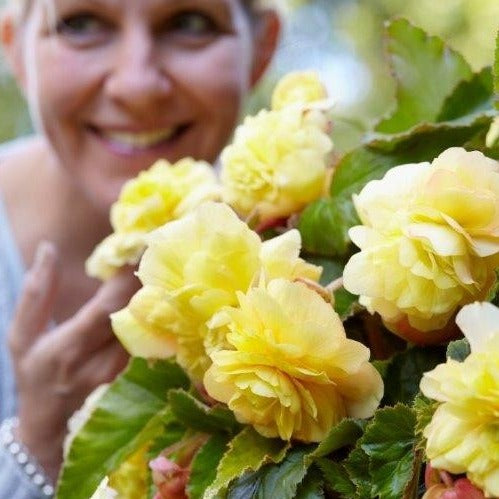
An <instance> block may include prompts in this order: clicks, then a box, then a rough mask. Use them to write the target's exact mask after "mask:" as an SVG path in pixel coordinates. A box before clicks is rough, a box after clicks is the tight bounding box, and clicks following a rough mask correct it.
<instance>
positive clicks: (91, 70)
mask: <svg viewBox="0 0 499 499" xmlns="http://www.w3.org/2000/svg"><path fill="white" fill-rule="evenodd" d="M10 2H11V3H10V5H8V7H7V9H6V11H5V13H4V16H3V19H2V22H1V26H0V34H1V39H2V42H3V45H4V49H5V53H6V56H7V59H8V61H9V63H10V66H11V68H12V71H13V73H14V75H15V76H16V78H17V81H18V82H19V85H20V86H21V88H22V90H23V91H24V93H25V95H26V98H27V100H28V103H29V106H30V111H31V115H32V118H33V122H34V125H35V128H36V130H37V131H38V133H37V135H36V136H35V137H33V138H30V139H28V140H26V141H25V142H24V143H23V145H22V147H20V148H16V149H15V151H14V152H12V153H11V154H9V155H8V156H6V157H4V158H2V159H1V161H0V197H1V200H2V204H3V206H2V209H1V210H0V211H1V212H2V213H1V214H0V237H1V239H0V252H1V253H0V279H1V286H2V288H3V289H2V293H4V294H5V293H6V294H5V296H4V297H3V298H2V301H1V303H0V321H1V322H0V339H1V341H2V344H3V343H6V342H8V345H9V347H10V353H11V355H10V358H9V354H8V349H7V347H6V346H5V347H3V346H2V349H1V352H2V354H1V355H2V356H1V357H0V376H1V384H0V390H1V391H0V401H1V406H0V415H1V417H2V418H5V417H10V416H14V415H15V414H17V416H18V419H17V423H16V424H10V422H9V423H5V424H4V425H3V435H4V437H5V438H4V439H5V440H6V441H7V444H4V445H2V446H0V498H2V499H7V498H9V499H17V498H34V497H47V496H50V495H51V493H52V488H51V486H50V483H49V480H50V479H51V480H54V479H55V477H56V475H57V472H58V469H59V467H60V463H61V458H62V450H61V449H62V441H63V439H64V435H65V430H66V421H67V418H68V417H69V416H70V415H71V414H72V413H73V412H74V410H75V409H77V408H78V407H79V406H80V405H81V403H82V401H83V400H84V398H85V397H86V395H87V394H88V393H89V392H90V391H91V390H92V389H93V388H94V387H95V386H97V385H98V384H100V383H103V382H106V381H109V380H110V379H112V378H113V377H114V376H115V375H116V373H118V372H119V371H120V370H121V369H122V368H123V366H124V364H125V363H126V355H125V353H124V351H123V350H122V349H121V347H120V346H119V345H118V343H117V342H116V340H115V339H114V337H113V335H112V332H111V330H110V327H109V321H108V315H109V313H110V312H112V311H115V310H117V309H119V308H121V307H122V306H124V305H125V304H126V303H127V302H128V300H129V298H130V297H131V296H132V294H133V293H134V291H135V290H136V289H137V287H138V283H137V282H136V279H135V278H134V276H133V273H132V271H131V269H128V270H126V271H124V272H122V273H121V274H120V275H118V276H117V277H116V278H115V279H113V280H111V281H109V282H107V283H106V284H103V285H101V286H99V283H97V282H95V280H92V279H90V278H88V277H87V276H86V275H85V273H84V261H85V259H86V258H87V256H88V255H89V254H90V252H91V251H92V249H93V247H94V246H95V245H96V244H97V243H98V242H99V241H100V240H101V239H102V238H103V237H104V236H105V235H107V234H108V233H109V232H110V230H111V228H110V226H109V221H108V211H109V208H110V205H111V203H112V202H113V201H114V200H115V199H116V197H117V195H118V193H119V190H120V188H121V186H122V185H123V183H124V182H125V181H126V180H127V179H129V178H131V177H134V176H136V175H137V173H138V172H139V171H141V170H143V169H145V168H147V167H149V166H150V165H151V164H152V163H153V162H154V160H155V159H157V158H158V157H165V158H167V159H168V160H170V161H172V162H173V161H176V160H178V159H180V158H182V157H185V156H193V157H194V158H196V159H204V160H207V161H214V160H215V159H216V158H217V156H218V154H219V152H220V150H221V149H222V148H223V146H224V145H225V143H226V142H227V140H228V138H229V136H230V134H231V132H232V129H233V127H234V125H235V122H236V120H237V117H238V113H239V110H240V105H241V100H242V98H243V96H244V95H245V93H246V92H247V90H248V89H249V88H250V87H251V86H252V85H253V84H254V83H255V82H256V81H257V80H258V79H259V77H260V76H261V74H262V73H263V71H264V69H265V68H266V66H267V64H268V62H269V59H270V57H271V55H272V53H273V51H274V48H275V44H276V39H277V33H278V26H279V25H278V20H277V17H276V15H275V13H274V12H272V11H271V10H266V11H257V10H256V8H255V6H254V5H253V2H251V1H247V0H141V1H140V2H137V0H37V1H29V0H10ZM24 268H27V269H29V270H28V271H27V273H26V276H25V281H24V285H23V286H22V290H21V285H20V278H21V276H22V274H23V269H24ZM14 303H17V308H16V310H15V312H14ZM13 373H15V374H13ZM14 380H15V381H14ZM14 384H16V386H17V394H16V392H15V391H14ZM13 438H14V439H16V441H19V442H22V444H23V445H24V447H25V448H26V452H24V450H23V451H22V452H20V451H19V448H18V447H16V446H14V447H13V446H12V445H11V444H10V441H11V440H12V439H13ZM28 452H29V455H28ZM31 459H34V460H36V462H37V463H38V464H39V465H40V467H41V469H43V470H44V471H45V473H46V475H47V477H44V476H43V474H42V473H41V470H40V473H38V472H33V471H32V470H33V468H29V467H28V466H27V464H26V461H29V462H31Z"/></svg>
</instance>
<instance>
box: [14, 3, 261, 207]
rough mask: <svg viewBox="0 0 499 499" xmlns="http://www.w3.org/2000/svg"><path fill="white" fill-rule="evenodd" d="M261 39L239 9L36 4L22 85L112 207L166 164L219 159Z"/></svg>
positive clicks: (76, 174) (65, 154) (58, 147)
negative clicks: (130, 185) (158, 164)
mask: <svg viewBox="0 0 499 499" xmlns="http://www.w3.org/2000/svg"><path fill="white" fill-rule="evenodd" d="M253 42H254V40H253V34H252V31H251V22H250V19H249V17H248V14H247V12H246V11H245V9H244V7H243V6H242V3H241V2H240V0H140V1H138V0H53V2H52V1H50V2H45V1H40V0H37V1H36V2H35V3H34V6H33V7H32V9H31V12H30V14H29V17H28V19H27V20H26V23H25V25H24V32H23V44H24V47H23V53H24V54H25V71H26V77H25V85H24V86H25V89H26V92H27V94H28V98H29V100H30V104H31V107H32V108H34V109H32V111H33V114H34V116H35V121H37V122H38V126H39V127H40V128H41V130H42V131H43V133H44V134H45V135H46V136H47V138H48V140H49V142H50V143H51V145H52V148H53V150H54V151H55V154H56V158H57V159H58V161H59V163H60V164H61V165H63V167H64V168H65V169H66V171H68V172H69V173H70V174H71V176H72V177H73V179H74V180H75V181H76V182H77V184H78V186H79V187H81V188H82V189H83V190H84V191H85V192H86V194H87V195H90V196H91V197H92V199H94V200H95V202H97V203H99V204H102V206H103V207H104V208H106V209H107V208H108V206H109V204H110V203H111V202H112V201H114V200H115V198H116V197H117V194H118V192H119V189H120V188H121V186H122V184H123V182H124V181H125V180H127V179H129V178H130V177H132V176H135V175H136V174H137V173H138V172H139V171H140V170H143V169H145V168H147V167H148V166H150V165H151V164H152V163H153V162H154V161H155V160H156V159H157V158H158V157H164V158H167V159H168V160H170V161H172V162H173V161H176V160H178V159H180V158H182V157H185V156H192V157H194V158H196V159H204V160H207V161H210V162H211V161H214V160H215V159H216V157H217V156H218V154H219V153H220V150H221V149H222V148H223V146H224V145H225V143H226V142H227V140H228V139H229V137H230V134H231V132H232V129H233V127H234V124H235V122H236V120H237V117H238V113H239V109H240V104H241V99H242V97H243V95H244V94H245V92H246V91H247V90H248V87H249V85H250V81H251V79H252V68H253V70H254V61H253V56H254V53H255V51H254V50H253ZM253 76H254V75H253Z"/></svg>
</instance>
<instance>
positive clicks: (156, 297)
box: [57, 19, 499, 499]
mask: <svg viewBox="0 0 499 499" xmlns="http://www.w3.org/2000/svg"><path fill="white" fill-rule="evenodd" d="M387 32H388V35H387V36H388V42H389V43H388V46H389V51H390V54H391V57H392V65H393V73H394V75H395V77H396V78H397V88H398V92H397V96H398V99H397V107H396V109H395V110H394V111H393V113H392V114H391V115H390V116H388V117H386V118H384V119H382V120H381V121H380V122H379V123H378V124H377V125H376V126H375V128H374V129H373V131H372V132H371V133H370V134H369V135H368V136H367V137H366V139H365V141H364V142H363V143H362V144H361V145H360V146H358V147H356V148H354V149H353V150H351V151H350V152H348V153H346V154H339V153H337V152H336V151H335V149H334V144H333V141H332V138H331V132H332V127H333V125H334V117H333V114H332V111H331V109H332V101H331V97H330V96H328V94H327V92H326V90H325V87H324V85H323V84H322V83H321V81H320V80H319V78H318V77H317V75H316V74H315V73H313V72H298V73H292V74H290V75H287V76H285V77H284V78H283V79H282V80H281V81H280V82H279V83H278V84H277V86H276V88H275V90H274V93H273V96H272V104H271V108H270V109H268V110H267V109H264V110H262V111H260V112H259V113H258V114H257V115H256V116H249V117H247V118H246V119H245V120H244V121H243V122H242V124H241V125H240V126H239V127H238V129H237V130H236V132H235V135H234V139H233V141H232V143H231V144H229V145H228V146H227V147H226V148H225V150H224V151H223V153H222V155H221V172H220V176H219V178H217V176H216V175H215V173H214V172H213V170H212V169H211V167H210V166H209V165H207V164H205V163H203V162H198V161H195V160H194V159H191V158H186V159H184V160H182V161H180V162H178V163H176V164H174V165H172V164H169V163H168V162H166V161H159V162H157V163H156V164H155V165H153V166H152V167H151V168H150V170H148V171H146V172H142V173H141V174H140V175H139V176H138V177H137V178H136V179H133V180H131V181H129V182H128V183H127V184H126V185H125V186H124V188H123V190H122V193H121V195H120V197H119V199H118V201H117V202H116V203H115V204H114V205H113V207H112V210H111V222H112V225H113V228H114V233H113V234H112V235H111V236H109V237H108V238H107V239H105V240H104V241H103V242H102V243H101V245H99V246H98V247H97V248H96V250H95V252H94V253H93V254H92V256H91V257H90V258H89V260H88V266H87V269H88V272H89V273H90V274H91V275H94V276H96V277H99V278H101V279H108V278H109V277H111V276H112V275H113V274H114V273H115V272H116V271H117V270H118V269H119V268H120V267H121V266H123V265H125V264H137V263H138V271H137V276H138V277H139V279H140V281H141V283H142V288H141V289H140V290H139V291H138V292H137V293H136V294H135V295H134V296H133V298H132V299H131V301H130V303H129V304H128V306H127V307H125V308H124V309H122V310H120V311H118V312H116V313H114V314H113V315H112V316H111V321H112V325H113V329H114V332H115V334H116V336H117V337H118V338H119V340H120V341H121V343H122V344H123V345H124V346H125V348H126V349H127V350H128V352H129V353H130V354H131V356H132V358H131V361H130V364H129V366H128V368H127V369H126V370H125V371H124V372H123V373H122V374H121V375H120V376H119V377H118V378H117V379H116V380H115V381H114V382H113V383H111V384H110V385H108V386H105V387H101V388H100V389H99V391H98V392H97V393H94V394H92V396H91V397H90V398H89V400H88V401H87V403H86V404H85V406H84V407H83V408H82V409H81V411H80V412H79V413H78V414H77V415H75V416H74V418H73V419H72V421H71V422H70V436H69V438H68V441H67V446H66V457H65V462H64V466H63V469H62V472H61V475H60V478H59V484H58V491H57V494H58V495H57V497H59V498H61V499H65V498H71V499H78V498H82V499H87V498H89V497H90V496H91V497H92V498H93V499H99V498H122V499H135V498H137V499H139V498H147V497H150V498H154V499H171V498H191V499H201V498H203V499H211V498H253V497H254V498H258V497H260V498H269V497H273V498H274V499H288V498H289V499H291V498H302V499H304V498H310V499H312V498H313V499H315V498H317V499H319V498H326V497H331V498H347V499H364V498H365V499H369V498H373V499H374V498H381V499H400V498H403V499H418V498H421V497H424V498H425V499H431V498H435V499H436V498H442V499H445V498H450V497H453V498H468V499H470V498H471V499H475V498H476V499H479V498H484V497H499V309H498V308H497V307H496V306H495V305H496V304H497V303H498V302H499V293H498V290H499V286H498V283H497V273H498V269H499V161H498V158H499V140H498V135H499V133H498V131H497V129H498V125H497V118H496V116H497V110H496V108H495V107H494V106H496V105H497V100H498V96H499V47H498V51H497V52H498V60H496V63H495V67H494V68H493V70H492V69H490V68H485V69H484V70H482V71H481V72H480V73H478V74H474V73H473V72H472V70H471V69H470V67H469V66H468V64H467V63H466V62H465V61H464V59H463V58H462V57H461V56H460V55H459V54H457V53H455V52H453V51H451V50H450V49H449V48H447V47H445V45H444V44H443V42H442V41H441V40H439V39H437V38H434V37H429V36H427V35H426V34H425V33H424V32H422V31H421V30H420V29H418V28H416V27H414V26H412V25H410V24H409V23H408V22H407V21H405V20H402V19H399V20H396V21H393V22H392V23H391V24H390V25H389V26H388V28H387ZM498 43H499V42H498ZM414 52H418V59H417V60H412V59H411V58H410V54H411V53H414ZM444 62H445V64H444ZM409 66H416V67H413V70H412V71H411V72H408V71H406V69H407V67H409ZM415 73H417V74H418V75H419V76H418V78H413V75H414V74H415ZM498 107H499V106H498ZM463 335H464V337H463ZM452 340H455V341H452Z"/></svg>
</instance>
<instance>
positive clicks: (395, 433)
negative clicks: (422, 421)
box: [358, 404, 416, 499]
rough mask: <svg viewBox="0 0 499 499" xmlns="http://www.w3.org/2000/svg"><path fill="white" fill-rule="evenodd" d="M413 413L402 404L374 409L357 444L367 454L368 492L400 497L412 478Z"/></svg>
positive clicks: (386, 498) (394, 497)
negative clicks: (373, 414)
mask: <svg viewBox="0 0 499 499" xmlns="http://www.w3.org/2000/svg"><path fill="white" fill-rule="evenodd" d="M415 426H416V415H415V413H414V411H413V410H412V409H410V408H409V407H407V406H404V405H402V404H397V405H396V406H395V407H387V408H384V409H380V410H378V411H377V412H376V414H375V416H374V418H373V420H372V421H371V422H370V423H369V424H368V425H367V428H366V431H365V433H364V436H363V437H362V438H361V439H360V440H359V442H358V445H359V446H360V447H361V448H362V450H363V451H364V452H365V453H366V454H367V455H368V456H369V474H370V476H371V479H372V488H373V490H372V492H373V493H374V496H377V495H379V496H380V497H382V498H383V499H400V498H401V497H403V492H404V489H405V488H406V487H407V484H408V483H409V482H410V481H411V479H412V478H413V471H414V469H413V464H414V462H413V461H414V446H415Z"/></svg>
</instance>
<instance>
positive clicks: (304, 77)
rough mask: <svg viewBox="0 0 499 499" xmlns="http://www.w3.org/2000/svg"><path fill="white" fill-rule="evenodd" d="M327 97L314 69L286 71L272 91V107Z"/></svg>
mask: <svg viewBox="0 0 499 499" xmlns="http://www.w3.org/2000/svg"><path fill="white" fill-rule="evenodd" d="M324 99H327V90H326V88H325V87H324V85H323V83H322V82H321V80H320V78H319V75H318V74H317V73H316V72H314V71H296V72H292V73H288V74H287V75H285V76H284V77H283V78H281V80H280V81H279V82H278V83H277V85H276V87H275V89H274V92H273V93H272V105H271V107H272V109H273V110H274V111H279V110H281V109H283V108H284V107H287V106H295V105H297V104H298V105H300V104H308V103H310V102H316V101H321V100H324Z"/></svg>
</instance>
